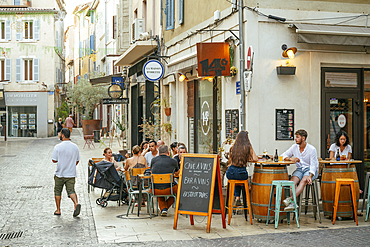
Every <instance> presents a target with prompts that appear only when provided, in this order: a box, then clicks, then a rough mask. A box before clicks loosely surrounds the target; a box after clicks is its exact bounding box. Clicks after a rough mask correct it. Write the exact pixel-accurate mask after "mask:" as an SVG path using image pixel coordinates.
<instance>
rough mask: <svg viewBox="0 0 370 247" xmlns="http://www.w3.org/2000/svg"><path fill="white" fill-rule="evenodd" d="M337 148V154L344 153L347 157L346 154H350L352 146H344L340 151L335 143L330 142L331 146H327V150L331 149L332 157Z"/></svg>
mask: <svg viewBox="0 0 370 247" xmlns="http://www.w3.org/2000/svg"><path fill="white" fill-rule="evenodd" d="M337 150H339V155H340V156H342V155H345V156H346V157H348V154H351V153H352V147H351V145H347V146H345V148H344V150H343V151H340V147H338V146H337V144H335V143H333V144H331V146H330V148H329V151H333V152H334V157H335V155H336V154H337Z"/></svg>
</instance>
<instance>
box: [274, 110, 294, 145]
mask: <svg viewBox="0 0 370 247" xmlns="http://www.w3.org/2000/svg"><path fill="white" fill-rule="evenodd" d="M275 136H276V138H275V140H289V141H291V140H294V109H290V110H289V109H276V135H275Z"/></svg>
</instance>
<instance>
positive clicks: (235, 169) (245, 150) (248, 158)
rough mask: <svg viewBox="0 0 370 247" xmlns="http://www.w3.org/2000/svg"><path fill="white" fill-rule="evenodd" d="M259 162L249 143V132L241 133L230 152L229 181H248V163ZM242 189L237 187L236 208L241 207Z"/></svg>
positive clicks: (227, 172) (235, 193) (227, 173)
mask: <svg viewBox="0 0 370 247" xmlns="http://www.w3.org/2000/svg"><path fill="white" fill-rule="evenodd" d="M257 160H258V157H257V155H256V153H255V152H254V150H253V148H252V144H251V143H250V141H249V137H248V132H247V131H240V132H239V133H238V135H237V136H236V139H235V142H234V144H233V146H232V147H231V148H230V151H229V168H228V169H227V171H226V177H227V179H230V180H247V179H248V171H247V167H248V162H253V161H257ZM241 189H242V187H241V186H235V192H234V196H235V199H236V206H240V205H241V201H240V192H241ZM247 193H249V192H247ZM229 196H231V195H229Z"/></svg>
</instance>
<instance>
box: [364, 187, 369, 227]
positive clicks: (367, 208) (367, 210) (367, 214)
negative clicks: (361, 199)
mask: <svg viewBox="0 0 370 247" xmlns="http://www.w3.org/2000/svg"><path fill="white" fill-rule="evenodd" d="M366 186H368V187H370V181H369V183H367V184H366ZM369 201H370V193H367V205H366V218H365V221H367V219H368V218H369V211H370V204H369Z"/></svg>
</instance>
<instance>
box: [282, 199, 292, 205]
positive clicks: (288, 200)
mask: <svg viewBox="0 0 370 247" xmlns="http://www.w3.org/2000/svg"><path fill="white" fill-rule="evenodd" d="M283 203H284V205H285V207H288V206H289V205H290V204H292V203H293V200H292V198H290V197H287V198H285V200H284V201H283Z"/></svg>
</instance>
